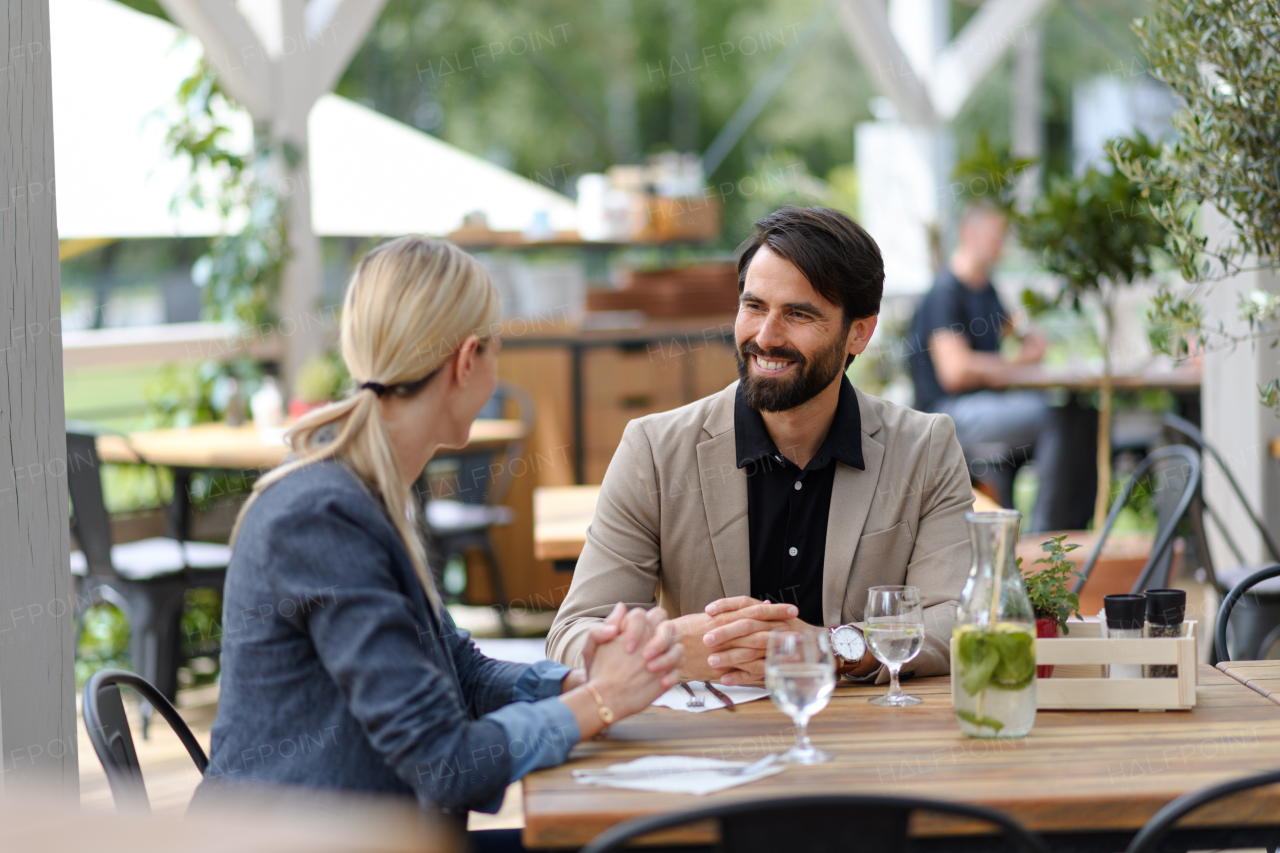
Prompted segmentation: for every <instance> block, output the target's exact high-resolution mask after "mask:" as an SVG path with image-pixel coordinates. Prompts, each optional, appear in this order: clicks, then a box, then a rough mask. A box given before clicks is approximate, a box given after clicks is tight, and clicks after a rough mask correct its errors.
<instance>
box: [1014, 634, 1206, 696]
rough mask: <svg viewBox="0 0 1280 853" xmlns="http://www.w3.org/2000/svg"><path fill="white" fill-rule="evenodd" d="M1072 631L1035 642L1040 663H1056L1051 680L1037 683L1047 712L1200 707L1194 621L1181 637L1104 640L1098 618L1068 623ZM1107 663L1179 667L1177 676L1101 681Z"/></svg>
mask: <svg viewBox="0 0 1280 853" xmlns="http://www.w3.org/2000/svg"><path fill="white" fill-rule="evenodd" d="M1067 627H1068V628H1070V630H1071V633H1070V634H1068V635H1067V636H1065V637H1058V638H1055V639H1038V640H1036V663H1037V664H1052V665H1053V667H1054V670H1053V677H1052V678H1040V679H1037V680H1036V707H1037V708H1043V709H1055V710H1063V709H1076V708H1079V709H1112V710H1122V709H1133V710H1174V709H1182V710H1186V709H1189V708H1194V707H1195V704H1196V672H1197V659H1196V622H1195V620H1194V619H1192V620H1188V621H1186V622H1184V623H1183V624H1182V636H1181V637H1168V638H1165V637H1159V638H1156V637H1153V638H1146V639H1137V640H1117V639H1105V640H1104V639H1102V637H1101V633H1102V631H1101V625H1100V623H1099V622H1098V621H1097V620H1096V619H1087V620H1084V621H1079V620H1075V619H1072V620H1069V621H1068V622H1067ZM1106 664H1177V666H1178V677H1177V678H1132V679H1129V678H1103V677H1102V674H1103V666H1104V665H1106Z"/></svg>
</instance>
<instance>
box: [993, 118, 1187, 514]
mask: <svg viewBox="0 0 1280 853" xmlns="http://www.w3.org/2000/svg"><path fill="white" fill-rule="evenodd" d="M1157 150H1158V149H1157V148H1156V146H1155V145H1154V144H1153V143H1152V142H1151V141H1150V140H1149V139H1147V137H1145V136H1144V135H1142V134H1141V133H1139V134H1136V135H1135V136H1134V137H1132V138H1130V139H1116V140H1112V141H1111V143H1110V144H1109V146H1108V154H1107V159H1106V162H1105V163H1103V164H1102V168H1097V167H1094V166H1090V167H1089V168H1088V169H1087V170H1086V171H1085V173H1084V174H1083V175H1081V176H1079V177H1075V176H1070V177H1059V178H1056V179H1055V180H1053V181H1051V182H1050V186H1049V189H1048V191H1047V192H1045V194H1044V195H1043V196H1041V197H1040V198H1038V199H1037V200H1036V201H1035V203H1034V204H1033V205H1032V207H1031V210H1030V211H1029V212H1027V213H1026V214H1025V215H1015V216H1014V217H1013V218H1012V222H1013V224H1014V227H1015V229H1016V231H1017V234H1018V238H1019V240H1020V241H1021V243H1022V244H1023V245H1024V246H1025V247H1027V248H1028V249H1029V250H1031V251H1032V252H1034V253H1035V254H1036V255H1037V256H1038V259H1039V261H1040V264H1041V265H1042V266H1043V267H1044V268H1045V269H1046V270H1047V271H1048V272H1050V273H1053V274H1055V275H1056V276H1057V277H1058V280H1059V281H1060V282H1061V287H1060V288H1059V290H1058V292H1057V293H1056V294H1054V295H1053V296H1052V297H1051V298H1049V299H1045V298H1044V297H1043V296H1041V295H1038V294H1034V293H1032V294H1026V295H1024V301H1025V302H1026V303H1027V305H1028V307H1043V306H1044V305H1046V304H1047V305H1064V304H1065V305H1068V306H1070V307H1071V308H1073V309H1075V310H1076V311H1080V310H1082V308H1083V305H1084V303H1085V302H1086V301H1091V302H1093V303H1095V304H1096V307H1097V308H1098V312H1099V315H1100V317H1101V320H1102V327H1103V331H1102V335H1101V341H1100V343H1101V344H1102V387H1101V393H1100V399H1099V405H1098V459H1097V463H1098V494H1097V500H1096V502H1095V504H1094V526H1095V527H1101V526H1102V521H1103V519H1104V518H1105V517H1106V514H1107V509H1108V507H1109V504H1110V501H1111V490H1110V483H1111V410H1112V398H1113V394H1112V381H1111V378H1112V375H1113V374H1112V364H1111V353H1112V350H1113V348H1114V336H1115V310H1116V299H1117V297H1118V294H1119V289H1120V288H1122V287H1126V286H1128V285H1131V284H1133V282H1135V281H1139V280H1142V279H1146V278H1149V277H1150V276H1151V275H1152V274H1153V273H1154V272H1155V270H1156V262H1157V259H1158V258H1159V257H1160V256H1161V255H1162V254H1163V248H1162V247H1163V246H1164V245H1165V239H1166V234H1167V229H1166V228H1165V226H1164V224H1163V223H1162V222H1161V221H1160V220H1159V219H1157V218H1156V217H1154V216H1153V215H1152V214H1151V208H1152V206H1153V205H1157V206H1158V205H1160V204H1163V203H1164V195H1163V190H1161V189H1159V188H1153V187H1149V186H1148V187H1144V186H1141V185H1139V184H1138V183H1135V182H1134V181H1133V180H1131V179H1130V178H1129V177H1128V176H1127V175H1125V173H1124V172H1123V171H1122V170H1121V169H1120V168H1119V167H1118V165H1117V159H1116V158H1117V156H1119V155H1118V154H1117V152H1123V153H1124V154H1125V156H1132V157H1138V156H1151V155H1153V154H1154V153H1155V152H1156V151H1157Z"/></svg>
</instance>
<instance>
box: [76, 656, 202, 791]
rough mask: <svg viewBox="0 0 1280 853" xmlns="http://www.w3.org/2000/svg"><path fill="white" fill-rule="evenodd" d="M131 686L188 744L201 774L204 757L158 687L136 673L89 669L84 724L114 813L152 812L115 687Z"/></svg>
mask: <svg viewBox="0 0 1280 853" xmlns="http://www.w3.org/2000/svg"><path fill="white" fill-rule="evenodd" d="M121 684H123V685H126V686H128V687H132V688H133V689H134V690H136V691H138V693H139V694H140V695H141V696H142V698H143V699H145V700H147V701H148V702H150V703H151V706H152V707H153V708H155V709H156V710H157V711H159V712H160V715H161V716H162V717H164V718H165V720H167V721H168V723H169V725H170V726H171V727H172V728H173V730H174V732H175V733H176V734H177V735H178V739H179V740H181V741H182V745H183V746H185V747H186V748H187V752H188V753H189V754H190V755H191V759H192V761H194V762H195V764H196V769H197V770H199V771H200V772H201V773H204V771H205V768H206V767H208V766H209V759H208V758H207V757H206V756H205V754H204V750H203V749H202V748H201V747H200V743H199V742H198V741H197V740H196V738H195V735H193V734H192V733H191V729H189V728H188V727H187V724H186V721H184V720H183V719H182V717H180V716H178V712H177V711H176V710H175V709H174V707H173V705H171V704H169V700H168V699H166V698H164V696H163V695H161V693H160V691H159V690H157V689H156V688H155V687H153V686H152V685H151V682H149V681H147V680H146V679H145V678H143V677H142V676H140V675H137V674H135V673H132V672H125V671H124V670H119V669H103V670H99V671H98V672H96V673H94V674H93V675H92V676H91V677H90V678H89V681H88V682H87V683H86V684H85V686H84V701H83V705H84V727H85V730H86V731H87V732H88V734H89V741H90V742H91V743H92V744H93V751H94V752H96V753H97V754H98V760H99V761H101V762H102V769H103V770H104V771H106V774H107V782H109V783H110V785H111V796H112V797H113V798H114V799H115V802H116V809H117V810H119V811H145V812H149V811H151V803H150V801H149V800H148V799H147V787H146V784H145V783H144V782H143V781H142V768H141V766H139V764H138V753H137V752H136V751H135V750H134V748H133V736H132V735H131V734H130V733H129V719H128V717H126V716H125V712H124V702H123V701H122V700H121V698H120V685H121Z"/></svg>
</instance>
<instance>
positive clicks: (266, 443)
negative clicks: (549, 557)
mask: <svg viewBox="0 0 1280 853" xmlns="http://www.w3.org/2000/svg"><path fill="white" fill-rule="evenodd" d="M526 434H527V433H526V430H525V428H524V424H523V423H521V422H520V421H517V420H507V419H488V420H486V419H477V420H475V421H472V423H471V434H470V436H469V437H468V441H467V445H466V447H465V448H463V451H474V450H490V449H496V448H502V447H505V446H506V445H508V444H510V443H511V442H513V441H519V440H521V439H523V438H524V437H525V436H526ZM97 446H98V457H99V458H100V459H101V460H102V461H103V462H121V463H129V462H147V463H149V464H151V465H167V466H169V467H171V468H173V502H172V503H171V504H169V510H168V522H167V528H168V529H167V534H168V535H169V536H174V537H177V538H179V539H190V538H191V495H190V485H191V475H192V473H193V472H194V471H196V470H199V469H212V470H227V471H251V470H258V471H262V470H266V469H268V468H274V467H276V466H277V465H279V464H280V463H281V462H283V461H284V460H285V457H286V456H288V455H289V452H290V448H289V446H288V445H286V444H285V443H284V441H283V439H282V438H278V437H277V438H276V439H275V440H272V439H271V438H264V436H263V433H262V432H260V431H259V430H258V428H257V427H255V426H254V425H253V424H242V425H240V426H230V425H228V424H225V423H210V424H196V425H195V426H190V427H182V428H174V429H156V430H145V431H142V432H134V433H130V434H129V436H128V439H127V440H126V439H125V438H124V437H122V436H118V435H102V436H99V437H98V441H97ZM450 452H455V451H450ZM456 452H461V451H456Z"/></svg>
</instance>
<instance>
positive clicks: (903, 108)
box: [835, 0, 939, 126]
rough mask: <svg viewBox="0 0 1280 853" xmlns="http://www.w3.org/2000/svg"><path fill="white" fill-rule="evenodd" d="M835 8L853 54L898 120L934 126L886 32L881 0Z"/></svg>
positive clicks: (928, 103) (921, 88)
mask: <svg viewBox="0 0 1280 853" xmlns="http://www.w3.org/2000/svg"><path fill="white" fill-rule="evenodd" d="M835 5H836V14H837V15H838V17H839V18H840V25H841V26H842V27H843V28H844V34H845V36H846V37H847V38H848V39H849V44H850V45H852V46H853V51H854V53H856V54H857V55H858V58H859V59H860V60H861V61H862V66H863V68H865V69H866V71H867V74H868V75H869V76H870V77H871V81H872V82H873V83H874V84H875V86H876V88H877V89H878V90H879V91H880V93H881V94H882V95H884V96H885V97H886V98H888V99H889V100H891V101H893V103H894V105H895V106H896V107H897V108H898V116H899V118H900V119H901V120H902V121H903V122H904V123H905V124H912V125H929V126H932V125H937V124H938V123H939V119H938V114H937V112H936V111H935V110H934V107H933V102H932V100H931V99H930V96H929V92H928V90H927V89H926V88H925V85H924V83H923V82H922V81H921V80H920V78H919V76H918V75H917V74H916V69H915V68H914V67H913V66H912V64H911V61H910V60H909V59H907V55H906V54H905V53H903V52H902V47H901V46H900V45H899V44H898V40H897V39H896V38H894V35H893V31H892V30H891V29H889V18H888V15H886V14H885V7H884V2H883V0H836V4H835Z"/></svg>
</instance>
